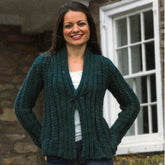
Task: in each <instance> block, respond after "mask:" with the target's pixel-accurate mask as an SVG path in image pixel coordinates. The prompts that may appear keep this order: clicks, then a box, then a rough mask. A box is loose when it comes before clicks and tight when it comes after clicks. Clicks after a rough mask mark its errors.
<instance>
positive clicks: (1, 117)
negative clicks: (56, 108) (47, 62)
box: [0, 25, 50, 165]
mask: <svg viewBox="0 0 165 165" xmlns="http://www.w3.org/2000/svg"><path fill="white" fill-rule="evenodd" d="M49 37H50V32H45V33H42V34H22V33H21V27H19V26H7V25H6V26H4V25H0V50H1V53H0V165H39V164H40V165H42V162H43V157H42V156H41V151H40V150H39V149H38V148H37V147H36V146H35V145H34V144H33V142H32V141H31V139H30V138H29V136H28V135H27V134H26V133H25V131H24V130H23V128H22V127H21V126H20V124H19V123H18V121H17V119H16V116H15V114H14V112H13V105H14V101H15V97H16V95H17V93H18V90H19V89H20V86H21V84H22V83H23V80H24V78H25V76H26V74H27V72H28V70H29V68H30V66H31V64H32V63H33V61H34V59H35V58H36V57H37V56H38V55H39V54H40V53H41V52H42V51H45V50H46V49H47V48H48V46H49V44H50V43H49ZM38 100H39V101H40V102H41V101H42V94H41V96H40V97H39V99H38ZM39 101H38V102H39ZM35 111H36V113H37V115H38V117H39V118H40V119H41V118H42V105H41V104H37V105H36V108H35Z"/></svg>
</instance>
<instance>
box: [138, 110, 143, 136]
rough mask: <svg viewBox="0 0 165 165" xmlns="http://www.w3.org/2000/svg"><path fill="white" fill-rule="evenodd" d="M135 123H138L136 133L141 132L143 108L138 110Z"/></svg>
mask: <svg viewBox="0 0 165 165" xmlns="http://www.w3.org/2000/svg"><path fill="white" fill-rule="evenodd" d="M137 123H138V134H139V135H140V134H143V132H144V128H143V108H142V109H141V110H140V112H139V115H138V117H137Z"/></svg>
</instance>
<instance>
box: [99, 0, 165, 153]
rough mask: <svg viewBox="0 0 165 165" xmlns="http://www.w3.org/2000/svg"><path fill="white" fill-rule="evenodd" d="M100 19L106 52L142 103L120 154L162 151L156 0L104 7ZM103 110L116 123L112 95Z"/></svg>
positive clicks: (122, 144)
mask: <svg viewBox="0 0 165 165" xmlns="http://www.w3.org/2000/svg"><path fill="white" fill-rule="evenodd" d="M100 21H101V24H100V29H101V34H102V35H101V44H102V50H103V54H104V55H105V56H107V57H109V58H110V59H111V60H112V61H113V62H114V63H115V65H116V66H117V67H118V69H119V70H120V72H121V73H122V75H123V76H124V78H125V79H126V81H127V82H128V83H129V85H130V86H131V87H132V89H133V90H134V91H135V93H136V95H137V96H138V98H139V100H140V102H141V111H140V114H139V115H138V118H137V119H136V120H135V122H134V124H133V125H132V127H131V128H130V129H129V131H128V132H127V134H126V136H125V137H124V138H123V140H122V143H121V144H120V145H119V149H118V151H117V153H118V154H127V153H130V152H131V153H135V152H150V151H161V150H163V119H162V116H163V115H162V114H163V112H162V111H163V110H162V97H161V96H162V95H161V76H160V75H161V73H160V53H159V51H160V50H159V30H158V29H159V25H158V21H159V19H158V4H157V1H152V0H143V1H141V0H140V1H138V0H130V1H129V2H128V1H126V0H123V1H119V2H117V3H114V4H111V5H108V6H104V7H101V8H100ZM109 109H110V112H109V111H108V110H109ZM113 109H118V111H116V112H114V110H113ZM104 110H105V114H104V115H105V118H106V120H107V121H108V123H109V124H110V125H111V124H113V122H114V121H115V119H116V117H117V113H118V112H119V111H120V110H119V108H118V107H117V103H116V101H115V99H114V98H113V96H112V95H111V94H106V96H105V104H104ZM111 110H112V111H111Z"/></svg>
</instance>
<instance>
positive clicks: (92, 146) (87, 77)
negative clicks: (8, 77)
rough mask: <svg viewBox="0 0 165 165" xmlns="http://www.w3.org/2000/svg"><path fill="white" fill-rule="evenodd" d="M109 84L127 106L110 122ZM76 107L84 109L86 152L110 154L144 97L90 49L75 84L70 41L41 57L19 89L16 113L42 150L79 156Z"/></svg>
mask: <svg viewBox="0 0 165 165" xmlns="http://www.w3.org/2000/svg"><path fill="white" fill-rule="evenodd" d="M42 88H43V90H44V118H43V122H42V123H40V122H39V120H38V119H37V117H36V115H35V113H34V112H33V110H32V108H33V107H34V105H35V103H36V99H37V97H38V95H39V93H40V91H41V90H42ZM106 89H108V90H109V91H110V92H111V93H112V94H113V95H114V97H115V98H116V99H117V101H118V103H119V104H120V108H121V110H122V111H121V112H120V113H119V114H118V118H117V120H116V121H115V123H114V124H113V125H112V127H111V128H109V127H108V124H107V123H106V121H105V119H104V118H103V99H104V95H105V91H106ZM75 109H78V111H79V114H80V122H81V129H82V153H81V154H82V155H81V156H82V158H85V159H101V158H111V157H113V155H114V154H115V152H116V150H117V146H118V144H119V143H120V142H121V139H122V137H123V136H124V135H125V134H126V132H127V130H128V129H129V128H130V126H131V125H132V123H133V122H134V120H135V118H136V117H137V115H138V112H139V101H138V99H137V97H136V95H135V94H134V92H133V91H132V89H131V88H130V87H129V85H128V84H127V82H126V81H125V80H124V79H123V77H122V75H121V74H120V72H119V71H118V69H117V68H116V67H115V66H114V65H113V63H112V62H111V61H110V60H109V59H108V58H106V57H103V56H100V55H94V54H93V53H91V52H90V51H89V50H88V49H86V51H85V57H84V68H83V73H82V78H81V81H80V84H79V86H78V88H77V89H76V90H75V89H74V86H73V84H72V80H71V77H70V74H69V69H68V59H67V50H66V47H64V48H63V49H61V50H60V51H59V52H58V53H56V54H55V55H53V56H52V55H49V54H42V55H40V56H39V57H37V58H36V60H35V61H34V63H33V65H32V67H31V69H30V71H29V72H28V74H27V77H26V79H25V80H24V83H23V85H22V87H21V89H20V91H19V93H18V95H17V98H16V101H15V114H16V116H17V117H18V119H19V121H20V123H21V124H22V126H23V127H24V129H25V130H26V131H27V133H28V134H29V135H30V136H31V138H32V140H33V141H34V143H35V144H36V145H37V146H38V147H40V148H41V149H42V151H43V155H54V156H59V157H62V158H67V159H74V158H75V157H76V150H75V125H74V114H75ZM114 111H115V109H114Z"/></svg>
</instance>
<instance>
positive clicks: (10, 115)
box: [0, 107, 17, 121]
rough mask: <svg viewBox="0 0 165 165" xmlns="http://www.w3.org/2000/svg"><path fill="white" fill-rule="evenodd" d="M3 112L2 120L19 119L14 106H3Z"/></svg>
mask: <svg viewBox="0 0 165 165" xmlns="http://www.w3.org/2000/svg"><path fill="white" fill-rule="evenodd" d="M2 111H3V113H2V114H0V120H1V121H17V118H16V116H15V114H14V111H13V109H12V108H3V107H2Z"/></svg>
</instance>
